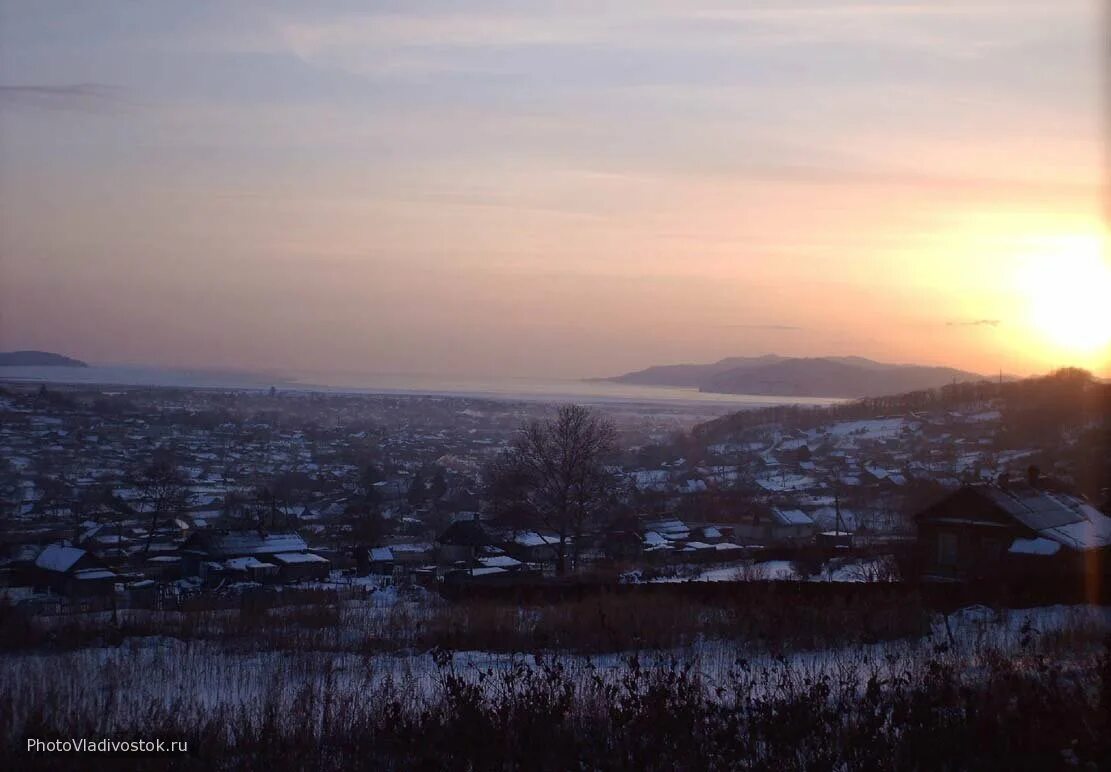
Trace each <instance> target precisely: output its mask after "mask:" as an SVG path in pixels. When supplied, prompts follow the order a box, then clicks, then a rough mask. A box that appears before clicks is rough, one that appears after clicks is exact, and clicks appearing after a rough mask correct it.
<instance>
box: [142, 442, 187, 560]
mask: <svg viewBox="0 0 1111 772" xmlns="http://www.w3.org/2000/svg"><path fill="white" fill-rule="evenodd" d="M135 487H136V488H137V489H138V490H139V493H140V499H139V503H140V507H141V511H143V512H145V513H146V514H147V515H148V516H149V517H150V528H149V530H148V532H147V541H146V544H145V545H144V547H143V554H146V553H147V552H149V551H150V545H151V542H152V541H153V540H154V532H155V531H156V530H157V529H158V526H159V525H160V524H161V523H162V522H163V521H164V520H165V519H166V518H167V517H169V515H170V514H171V513H173V512H180V511H181V510H183V509H185V508H186V507H188V506H189V501H190V499H191V498H192V491H191V490H190V489H189V483H188V481H187V480H186V479H185V476H184V475H183V474H182V473H181V470H179V469H178V468H177V467H176V466H174V465H173V464H172V463H171V462H170V461H168V460H165V459H159V460H156V461H154V462H153V463H151V464H150V465H149V466H147V467H144V468H143V469H142V470H140V472H139V473H138V475H136V479H135Z"/></svg>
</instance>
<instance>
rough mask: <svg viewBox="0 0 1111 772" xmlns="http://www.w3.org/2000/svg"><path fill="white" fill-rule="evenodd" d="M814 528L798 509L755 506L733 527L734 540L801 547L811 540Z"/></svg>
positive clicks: (808, 518) (806, 515) (805, 515)
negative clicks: (799, 545) (798, 545)
mask: <svg viewBox="0 0 1111 772" xmlns="http://www.w3.org/2000/svg"><path fill="white" fill-rule="evenodd" d="M816 530H817V527H816V525H815V523H814V520H813V519H812V518H811V517H810V515H808V514H806V513H805V512H803V511H802V510H801V509H779V508H777V507H757V508H755V509H754V510H753V511H752V512H751V513H749V514H748V515H747V516H746V517H745V518H744V519H743V520H742V521H741V522H739V523H737V525H735V526H734V528H733V533H734V534H735V535H736V536H737V538H740V539H744V540H746V541H748V542H750V543H756V544H763V545H773V544H802V543H806V542H810V541H812V540H813V538H814V532H815V531H816Z"/></svg>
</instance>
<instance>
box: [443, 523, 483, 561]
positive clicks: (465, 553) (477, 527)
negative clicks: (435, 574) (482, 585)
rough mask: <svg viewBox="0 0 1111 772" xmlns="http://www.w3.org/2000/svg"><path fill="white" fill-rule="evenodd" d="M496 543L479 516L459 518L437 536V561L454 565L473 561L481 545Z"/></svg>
mask: <svg viewBox="0 0 1111 772" xmlns="http://www.w3.org/2000/svg"><path fill="white" fill-rule="evenodd" d="M493 544H494V539H493V538H491V536H490V534H488V533H487V532H486V529H485V528H483V527H482V524H481V523H480V522H479V521H478V519H477V518H474V519H468V520H457V521H456V522H454V523H452V524H451V525H449V526H448V527H447V528H446V529H445V530H444V532H443V533H441V534H440V535H439V536H438V537H436V562H437V563H439V564H440V565H452V564H454V563H458V562H464V563H473V562H474V560H475V557H476V556H477V554H478V550H479V548H481V547H489V546H492V545H493Z"/></svg>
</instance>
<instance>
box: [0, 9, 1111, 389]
mask: <svg viewBox="0 0 1111 772" xmlns="http://www.w3.org/2000/svg"><path fill="white" fill-rule="evenodd" d="M112 5H113V3H112V2H111V0H106V1H105V2H103V3H96V4H72V3H55V2H53V1H52V0H43V2H36V3H2V0H0V9H2V10H0V72H2V73H3V84H0V170H2V173H0V349H16V348H38V349H45V350H51V351H58V352H61V353H65V354H69V355H71V356H76V357H79V358H82V359H86V360H89V361H93V362H132V363H146V364H154V365H169V366H178V367H206V366H211V367H236V368H245V369H268V370H278V371H282V370H298V371H310V370H345V371H359V372H378V373H441V374H458V375H521V376H539V377H579V376H596V375H610V374H615V373H620V372H624V371H627V370H632V369H637V368H641V367H646V366H649V365H652V364H663V363H676V362H695V361H712V360H716V359H718V358H721V357H725V356H731V355H757V354H764V353H779V354H785V355H796V356H821V355H860V356H867V357H871V358H874V359H878V360H884V361H894V362H913V363H921V364H938V365H948V366H954V367H960V368H964V369H967V370H972V371H976V372H980V373H984V374H995V373H998V372H999V371H1003V372H1006V373H1013V374H1016V375H1025V374H1031V373H1039V372H1045V371H1047V370H1049V369H1052V368H1055V367H1060V366H1066V365H1078V366H1083V367H1087V368H1089V369H1092V370H1093V371H1095V372H1096V373H1097V374H1101V375H1104V376H1109V377H1111V350H1109V345H1111V340H1109V339H1111V332H1109V328H1111V324H1109V317H1108V314H1109V311H1108V309H1109V308H1111V302H1109V301H1108V298H1109V297H1111V291H1109V287H1108V284H1109V279H1108V276H1109V271H1108V259H1109V256H1108V238H1107V230H1106V227H1107V226H1106V223H1105V221H1104V215H1105V199H1104V196H1103V194H1104V190H1105V180H1104V179H1103V172H1104V170H1105V168H1106V167H1105V162H1106V156H1105V154H1104V144H1105V141H1106V137H1105V134H1106V126H1105V124H1104V118H1105V111H1104V106H1103V104H1102V102H1101V93H1102V92H1101V90H1102V89H1105V87H1106V84H1105V83H1104V81H1103V80H1102V77H1101V75H1102V71H1103V69H1104V67H1105V66H1106V62H1105V61H1104V58H1103V57H1104V53H1105V48H1106V41H1105V39H1104V38H1103V34H1104V32H1105V25H1104V24H1103V23H1102V20H1101V19H1100V3H1098V2H1095V0H1054V2H1047V1H1046V0H1013V1H1012V2H1005V3H1003V2H998V0H959V1H958V0H953V1H952V2H947V1H946V0H938V1H937V2H930V3H903V2H883V3H868V2H865V3H861V2H858V1H857V0H852V2H850V1H849V0H799V2H791V3H784V2H779V0H774V1H773V0H738V1H737V2H707V3H698V4H692V3H690V2H688V0H654V1H653V2H650V3H645V2H642V0H619V1H618V2H615V3H607V4H604V7H596V5H595V4H580V3H573V2H572V3H567V2H558V3H555V2H553V3H512V4H508V5H507V4H505V3H502V2H495V0H475V2H473V3H467V4H466V9H465V11H464V10H461V6H460V4H458V3H455V2H448V0H422V1H421V2H420V3H413V4H409V3H397V4H392V5H391V4H386V5H387V6H390V7H379V4H366V7H361V6H362V5H363V4H357V3H356V4H352V3H347V2H320V3H311V4H307V3H293V2H275V3H266V4H253V3H220V4H203V3H202V4H198V3H152V4H134V3H120V4H119V7H118V8H112ZM63 11H64V12H63ZM117 18H126V19H127V20H128V23H127V25H126V28H124V27H121V26H120V25H119V24H118V23H117V22H116V21H115V20H116V19H117Z"/></svg>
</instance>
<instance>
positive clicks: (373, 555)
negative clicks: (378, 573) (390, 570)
mask: <svg viewBox="0 0 1111 772" xmlns="http://www.w3.org/2000/svg"><path fill="white" fill-rule="evenodd" d="M370 559H371V560H373V561H375V562H376V563H388V562H390V561H391V560H393V551H392V550H391V549H390V548H389V547H371V548H370Z"/></svg>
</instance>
